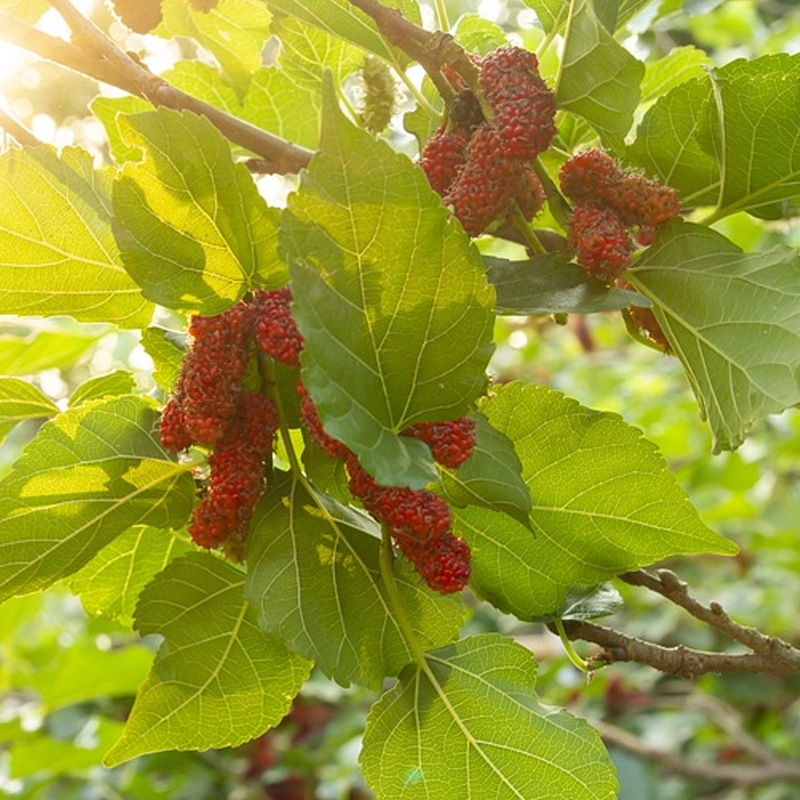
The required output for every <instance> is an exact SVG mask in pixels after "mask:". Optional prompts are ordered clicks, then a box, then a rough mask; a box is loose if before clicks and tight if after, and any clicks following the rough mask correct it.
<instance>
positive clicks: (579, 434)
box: [454, 383, 736, 619]
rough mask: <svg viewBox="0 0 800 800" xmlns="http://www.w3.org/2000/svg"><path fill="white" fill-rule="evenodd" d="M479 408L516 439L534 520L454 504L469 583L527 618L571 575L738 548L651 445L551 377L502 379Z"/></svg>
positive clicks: (544, 609)
mask: <svg viewBox="0 0 800 800" xmlns="http://www.w3.org/2000/svg"><path fill="white" fill-rule="evenodd" d="M481 410H482V411H483V413H484V414H486V416H487V417H488V419H489V422H491V424H492V425H493V426H494V427H495V428H497V429H498V430H500V431H502V432H503V433H505V434H506V436H508V437H509V438H510V439H511V440H512V441H513V442H514V447H515V450H516V452H517V455H518V456H519V459H520V461H521V462H522V477H523V479H524V480H525V482H526V484H527V485H528V488H529V489H530V493H531V500H532V508H531V514H530V528H527V527H523V526H522V525H521V524H520V523H518V522H516V521H515V520H513V519H511V518H510V517H509V516H507V515H503V514H500V513H498V512H497V511H490V510H488V509H481V508H475V507H468V508H458V509H455V510H454V516H455V520H456V522H455V527H454V530H455V532H456V533H457V534H458V535H460V536H463V537H464V538H465V539H467V541H468V542H469V545H470V548H471V549H472V565H473V569H472V580H471V583H470V585H471V586H472V587H473V588H474V589H475V590H476V591H477V592H478V593H479V594H481V595H482V596H484V597H485V598H487V599H488V600H490V601H491V602H492V603H493V604H495V605H496V606H498V607H499V608H501V609H503V610H504V611H508V612H510V613H513V614H516V615H517V616H518V617H520V618H522V619H529V618H532V617H542V616H545V615H549V614H552V613H553V612H554V611H555V610H556V609H558V608H559V607H561V605H562V604H563V602H564V600H565V599H566V598H567V596H568V594H569V592H570V591H571V590H572V589H573V588H574V587H587V586H595V585H597V584H598V583H601V582H602V581H604V580H608V579H609V578H611V577H613V576H615V575H618V574H619V573H621V572H626V571H628V570H631V569H636V568H638V567H641V566H645V565H648V564H652V563H654V562H656V561H658V560H660V559H663V558H666V557H668V556H673V555H678V554H681V553H708V552H711V553H723V554H729V555H730V554H733V553H735V552H736V548H735V546H734V545H733V544H731V543H729V542H728V541H726V540H725V539H723V538H722V537H720V536H718V535H717V534H715V533H714V532H713V531H711V530H709V529H708V528H707V527H706V526H705V525H704V524H703V523H702V521H701V520H700V517H699V515H698V513H697V511H695V509H694V508H693V507H692V506H691V504H690V503H689V499H688V498H687V496H686V493H685V492H684V490H683V489H682V488H681V486H680V485H679V483H678V481H677V480H676V479H675V477H674V476H673V475H672V474H671V473H670V472H669V471H668V470H667V465H666V463H665V461H664V459H663V458H662V456H661V455H660V454H659V453H658V451H657V450H656V448H655V445H653V444H652V443H650V442H648V441H646V440H645V439H643V438H642V435H641V431H640V430H638V429H637V428H634V427H632V426H630V425H627V424H626V423H625V422H623V421H622V419H620V418H619V417H618V416H616V415H614V414H608V413H603V412H599V411H594V410H592V409H590V408H586V407H584V406H581V405H580V404H579V403H577V402H576V401H575V400H571V399H569V398H567V397H564V396H563V395H562V394H560V393H558V392H555V391H553V390H552V389H548V388H547V387H544V386H526V385H523V384H521V383H511V384H507V385H504V386H498V387H496V388H495V390H494V393H493V396H492V397H491V398H490V399H489V400H488V401H487V402H486V403H485V404H483V405H482V407H481Z"/></svg>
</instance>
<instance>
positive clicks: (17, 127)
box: [0, 104, 41, 147]
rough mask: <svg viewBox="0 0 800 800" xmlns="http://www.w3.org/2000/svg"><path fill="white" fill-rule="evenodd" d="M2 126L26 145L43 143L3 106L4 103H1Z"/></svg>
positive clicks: (0, 123)
mask: <svg viewBox="0 0 800 800" xmlns="http://www.w3.org/2000/svg"><path fill="white" fill-rule="evenodd" d="M0 128H2V129H3V130H4V131H5V132H6V133H7V134H8V135H9V136H13V137H14V138H15V139H16V140H17V141H18V142H19V143H20V144H21V145H24V146H26V147H36V145H39V144H41V142H40V141H39V140H38V139H37V138H36V137H35V136H34V135H33V133H31V131H29V130H28V129H27V128H26V127H25V126H24V125H23V124H22V123H21V122H20V121H19V120H18V119H15V118H14V117H12V116H11V114H9V113H8V112H7V111H6V110H5V109H4V108H3V106H2V104H0Z"/></svg>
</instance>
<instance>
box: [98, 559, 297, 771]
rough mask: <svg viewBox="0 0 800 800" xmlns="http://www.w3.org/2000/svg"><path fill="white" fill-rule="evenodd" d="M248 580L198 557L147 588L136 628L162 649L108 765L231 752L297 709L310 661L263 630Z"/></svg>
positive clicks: (108, 757) (184, 561)
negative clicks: (247, 592)
mask: <svg viewBox="0 0 800 800" xmlns="http://www.w3.org/2000/svg"><path fill="white" fill-rule="evenodd" d="M244 581H245V575H244V573H243V572H241V571H240V570H239V569H237V568H236V567H235V566H233V565H232V564H230V563H229V562H226V561H223V560H222V559H220V558H217V557H215V556H212V555H211V554H209V553H190V554H188V555H186V556H184V557H183V558H181V559H178V560H177V561H173V562H172V563H171V564H170V565H169V566H167V568H166V569H165V570H164V571H163V572H161V573H160V574H159V575H158V576H157V577H156V578H155V579H154V580H153V582H152V583H151V584H150V585H149V586H148V587H147V589H145V591H144V593H143V594H142V597H141V599H140V601H139V604H138V606H137V608H136V627H137V629H138V630H139V632H140V633H142V634H143V635H147V634H154V633H157V634H160V635H161V636H163V637H164V642H163V643H162V645H161V647H160V648H159V651H158V655H157V656H156V661H155V664H153V669H152V670H151V672H150V674H149V676H148V677H147V679H146V680H145V682H144V683H143V684H142V686H141V688H140V689H139V693H138V694H137V696H136V701H135V703H134V705H133V709H132V710H131V713H130V716H129V718H128V721H127V724H126V725H125V730H124V732H123V734H122V736H121V737H120V739H119V741H118V742H117V743H116V744H115V745H114V747H112V748H111V750H110V751H109V752H108V754H107V755H106V758H105V764H106V766H115V765H117V764H120V763H122V762H123V761H127V760H129V759H131V758H134V757H135V756H138V755H141V754H143V753H154V752H159V751H162V750H208V749H209V748H211V747H233V746H235V745H239V744H242V743H243V742H248V741H250V740H251V739H255V738H256V737H257V736H260V735H261V734H262V733H264V731H265V730H267V729H268V728H271V727H272V726H273V725H276V724H277V723H278V722H280V720H281V719H282V718H283V716H284V715H285V714H286V712H287V711H288V710H289V705H290V704H291V702H292V699H293V698H294V696H295V695H296V694H297V692H299V691H300V687H301V686H302V685H303V683H304V682H305V680H306V678H307V677H308V673H309V671H310V669H311V663H310V662H308V661H306V660H305V659H304V658H301V657H300V656H298V655H295V654H292V653H290V652H289V651H288V650H287V649H286V647H285V646H284V645H283V643H282V642H281V641H280V639H278V638H277V637H273V636H266V635H265V634H263V633H262V632H261V631H260V630H259V629H258V625H257V624H256V614H255V610H254V609H253V608H252V607H251V606H250V604H249V603H247V601H246V600H245V599H244V596H243V588H244ZM176 610H178V611H179V613H176Z"/></svg>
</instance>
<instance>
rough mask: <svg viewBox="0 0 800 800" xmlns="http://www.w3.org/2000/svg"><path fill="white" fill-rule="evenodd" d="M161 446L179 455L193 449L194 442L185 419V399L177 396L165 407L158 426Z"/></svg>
mask: <svg viewBox="0 0 800 800" xmlns="http://www.w3.org/2000/svg"><path fill="white" fill-rule="evenodd" d="M158 432H159V436H160V438H161V444H162V446H163V447H164V448H165V449H166V450H171V451H172V452H173V453H178V452H180V451H181V450H186V448H187V447H191V446H192V444H194V442H193V441H192V437H191V436H190V435H189V431H187V430H186V425H185V423H184V418H183V398H182V397H181V396H180V395H175V396H174V397H172V398H171V399H170V400H169V402H168V403H167V404H166V405H165V406H164V409H163V411H162V412H161V419H160V421H159V426H158Z"/></svg>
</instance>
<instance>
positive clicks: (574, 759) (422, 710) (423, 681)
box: [361, 634, 617, 800]
mask: <svg viewBox="0 0 800 800" xmlns="http://www.w3.org/2000/svg"><path fill="white" fill-rule="evenodd" d="M535 687H536V662H535V661H534V660H533V658H532V656H531V654H530V652H529V651H528V650H526V649H525V648H523V647H522V646H521V645H519V644H516V643H515V642H513V641H511V640H509V639H507V638H505V637H501V636H499V635H495V634H486V635H483V636H474V637H471V638H469V639H465V640H463V641H461V642H458V643H457V644H455V645H452V646H450V647H447V648H443V649H441V650H437V651H434V652H431V653H426V655H425V665H424V668H423V667H422V665H419V664H413V665H410V666H409V667H407V668H406V669H405V670H404V671H403V673H402V674H401V675H400V680H399V681H398V683H397V684H396V685H395V686H394V687H393V688H392V689H391V690H389V691H388V692H387V693H386V694H384V695H383V697H382V698H381V699H380V700H379V701H378V702H377V703H376V704H375V705H374V706H373V708H372V710H371V712H370V715H369V718H368V720H367V730H366V733H365V735H364V745H363V750H362V753H361V764H362V767H363V770H364V776H365V778H366V780H367V782H368V783H369V784H370V786H371V787H372V789H373V790H374V791H375V793H376V795H377V796H378V798H379V800H416V799H417V798H434V797H435V798H437V800H464V798H468V797H469V798H471V797H491V798H494V800H521V798H534V797H537V798H538V797H541V798H544V797H564V798H566V797H569V798H570V800H613V798H614V797H616V789H617V782H616V779H615V777H614V767H613V765H612V763H611V759H610V758H609V756H608V753H607V752H606V751H605V748H604V747H603V744H602V742H601V740H600V736H599V735H598V733H597V732H596V731H594V730H593V729H592V728H591V727H590V726H589V724H588V723H587V722H585V721H583V720H579V719H576V718H575V717H573V716H571V715H570V714H568V713H567V712H566V711H556V710H555V709H553V708H548V707H546V706H543V705H542V704H541V703H540V702H539V700H538V698H537V696H536V692H535Z"/></svg>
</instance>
